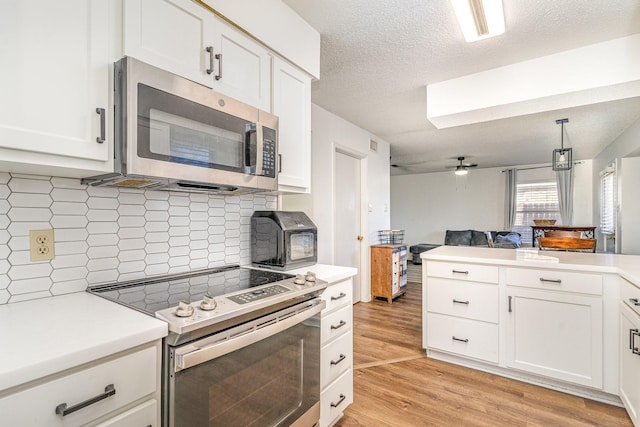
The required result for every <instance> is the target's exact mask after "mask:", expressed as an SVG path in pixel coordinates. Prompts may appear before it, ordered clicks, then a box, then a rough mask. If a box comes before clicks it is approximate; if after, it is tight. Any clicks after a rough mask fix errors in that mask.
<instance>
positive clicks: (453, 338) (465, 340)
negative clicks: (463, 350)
mask: <svg viewBox="0 0 640 427" xmlns="http://www.w3.org/2000/svg"><path fill="white" fill-rule="evenodd" d="M451 339H452V340H454V341H460V342H469V339H468V338H458V337H456V336H455V335H454V336H452V337H451Z"/></svg>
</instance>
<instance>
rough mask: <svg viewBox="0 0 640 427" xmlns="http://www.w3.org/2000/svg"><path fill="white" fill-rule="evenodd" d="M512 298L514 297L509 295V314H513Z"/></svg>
mask: <svg viewBox="0 0 640 427" xmlns="http://www.w3.org/2000/svg"><path fill="white" fill-rule="evenodd" d="M511 298H512V296H511V295H509V313H511V312H512V311H513V310H511Z"/></svg>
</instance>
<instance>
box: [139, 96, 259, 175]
mask: <svg viewBox="0 0 640 427" xmlns="http://www.w3.org/2000/svg"><path fill="white" fill-rule="evenodd" d="M245 142H248V143H247V144H245ZM254 145H255V124H253V123H250V122H248V121H246V120H242V119H240V118H238V117H234V116H231V115H229V114H226V113H224V112H222V111H218V110H215V109H212V108H209V107H206V106H204V105H201V104H198V103H195V102H193V101H189V100H186V99H184V98H180V97H178V96H175V95H172V94H169V93H167V92H163V91H161V90H158V89H153V88H151V87H148V86H146V85H143V84H139V85H138V155H139V156H141V157H144V158H150V159H156V160H163V161H168V162H172V163H182V164H189V165H193V166H199V167H204V168H211V169H224V170H232V171H237V172H243V171H244V169H245V166H248V165H252V164H254V163H255V147H254Z"/></svg>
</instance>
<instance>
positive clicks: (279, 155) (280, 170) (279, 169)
mask: <svg viewBox="0 0 640 427" xmlns="http://www.w3.org/2000/svg"><path fill="white" fill-rule="evenodd" d="M280 172H282V154H278V173H280Z"/></svg>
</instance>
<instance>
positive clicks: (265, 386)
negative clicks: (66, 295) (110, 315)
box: [88, 265, 327, 427]
mask: <svg viewBox="0 0 640 427" xmlns="http://www.w3.org/2000/svg"><path fill="white" fill-rule="evenodd" d="M326 286H327V283H326V282H324V281H322V280H318V279H316V278H315V274H313V273H312V272H308V273H307V274H306V275H298V276H295V275H292V274H285V273H280V272H274V271H265V270H258V269H250V268H243V267H239V266H237V265H232V266H225V267H220V268H214V269H206V270H199V271H194V272H190V273H183V274H175V275H169V276H156V277H151V278H148V279H145V280H136V281H129V282H120V283H114V284H107V285H98V286H93V287H90V288H89V289H88V291H89V292H91V293H94V294H96V295H99V296H101V297H104V298H108V299H110V300H113V301H115V302H117V303H120V304H123V305H125V306H127V307H130V308H133V309H136V310H139V311H142V312H144V313H147V314H149V315H153V316H155V317H157V318H159V319H162V320H164V321H166V322H167V323H168V324H169V335H168V336H167V338H166V339H165V340H164V341H165V342H164V351H163V365H164V366H163V425H164V426H169V427H178V426H185V427H186V426H188V427H198V426H225V427H232V426H292V425H293V426H314V425H315V424H316V423H317V422H318V420H319V418H320V409H319V407H320V406H319V400H320V311H321V310H322V309H323V308H324V306H325V303H324V301H322V300H321V299H320V297H319V295H320V294H321V293H322V291H323V290H324V289H325V288H326Z"/></svg>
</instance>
